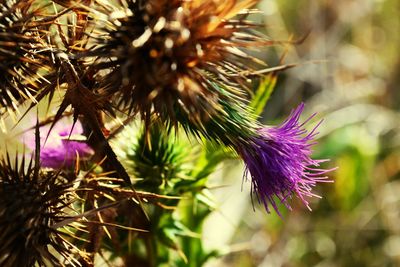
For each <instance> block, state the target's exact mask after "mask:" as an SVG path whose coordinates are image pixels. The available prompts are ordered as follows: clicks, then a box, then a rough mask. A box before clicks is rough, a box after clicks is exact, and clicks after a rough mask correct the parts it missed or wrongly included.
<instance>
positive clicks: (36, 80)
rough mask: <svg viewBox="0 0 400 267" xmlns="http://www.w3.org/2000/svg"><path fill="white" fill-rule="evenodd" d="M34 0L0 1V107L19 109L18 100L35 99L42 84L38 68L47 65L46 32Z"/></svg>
mask: <svg viewBox="0 0 400 267" xmlns="http://www.w3.org/2000/svg"><path fill="white" fill-rule="evenodd" d="M32 5H33V0H26V1H21V0H1V1H0V71H1V72H2V76H1V78H0V96H1V97H0V108H10V107H11V108H12V109H17V105H18V104H19V102H22V101H23V100H26V99H31V100H32V101H35V100H34V95H35V94H36V92H37V91H38V90H39V88H40V83H41V82H43V81H41V80H40V76H39V75H37V71H38V70H39V69H40V68H43V67H45V66H46V65H47V61H48V60H49V58H48V57H47V56H45V55H44V54H43V53H45V52H46V51H48V50H49V46H48V45H47V44H46V42H45V41H44V40H45V38H44V37H43V36H44V34H46V33H45V32H43V31H42V29H40V23H39V21H38V20H35V19H36V17H37V16H38V15H39V14H40V10H39V9H35V8H33V7H32Z"/></svg>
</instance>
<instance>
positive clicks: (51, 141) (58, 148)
mask: <svg viewBox="0 0 400 267" xmlns="http://www.w3.org/2000/svg"><path fill="white" fill-rule="evenodd" d="M72 127H73V128H72ZM49 131H50V126H43V127H40V145H41V148H40V163H41V166H42V167H47V168H53V169H61V168H72V167H73V166H74V164H75V163H76V160H77V157H78V156H79V160H80V161H85V160H89V158H90V157H91V156H93V154H94V151H93V149H92V148H91V147H90V146H89V145H88V144H86V137H85V136H84V135H82V132H83V129H82V125H81V124H80V123H79V122H77V123H76V124H75V125H74V126H72V124H71V123H68V122H66V121H64V120H61V121H59V122H57V123H56V124H55V126H54V127H53V129H52V130H51V132H50V133H49ZM47 136H48V137H47ZM24 139H25V140H24V143H25V144H26V146H27V147H29V148H30V149H35V136H34V133H33V132H32V131H29V132H28V133H27V134H25V135H24Z"/></svg>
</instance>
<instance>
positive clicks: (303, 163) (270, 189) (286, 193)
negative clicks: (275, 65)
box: [239, 104, 331, 214]
mask: <svg viewBox="0 0 400 267" xmlns="http://www.w3.org/2000/svg"><path fill="white" fill-rule="evenodd" d="M303 109H304V104H301V105H300V106H299V107H297V108H296V109H295V110H294V111H292V113H291V114H290V116H289V117H288V118H287V119H286V120H285V121H284V122H283V123H282V124H281V125H280V126H278V127H268V128H267V127H266V128H261V129H258V131H257V132H258V134H259V135H258V136H257V137H255V138H254V139H253V140H252V141H251V145H250V146H243V147H241V148H240V149H239V151H240V154H241V156H242V158H243V160H244V162H245V165H246V171H245V177H248V175H250V176H251V182H252V193H256V195H257V196H258V200H259V201H261V202H262V203H263V204H264V206H265V208H266V210H267V212H270V210H269V206H270V205H271V206H272V207H273V208H274V209H275V210H276V212H277V213H278V214H279V211H278V207H277V203H276V199H279V200H280V201H281V202H282V203H284V204H285V205H286V206H287V207H288V208H289V209H291V207H290V204H289V203H288V199H290V198H291V197H292V195H293V194H295V195H296V196H297V197H298V198H300V199H301V201H302V202H303V203H304V204H305V205H306V206H307V207H308V209H310V210H311V208H310V206H309V203H308V201H307V199H306V198H307V197H312V196H316V197H319V196H317V195H315V194H313V193H312V192H311V191H312V188H313V187H314V186H315V185H316V184H317V183H318V182H331V180H327V177H326V176H324V175H325V173H327V172H329V171H331V170H325V169H321V168H319V165H320V163H321V162H325V161H327V160H314V159H311V154H312V151H311V146H312V145H314V144H315V142H314V141H313V139H314V137H315V135H316V134H317V133H316V132H315V130H316V128H317V127H318V125H319V124H318V125H317V126H316V127H315V128H314V129H313V130H312V131H311V132H309V133H307V130H305V129H304V128H303V126H304V124H305V123H306V122H307V121H309V120H310V119H311V118H312V117H313V116H314V115H313V116H311V117H310V118H309V119H308V120H307V121H305V122H304V123H302V124H299V118H300V115H301V113H302V111H303Z"/></svg>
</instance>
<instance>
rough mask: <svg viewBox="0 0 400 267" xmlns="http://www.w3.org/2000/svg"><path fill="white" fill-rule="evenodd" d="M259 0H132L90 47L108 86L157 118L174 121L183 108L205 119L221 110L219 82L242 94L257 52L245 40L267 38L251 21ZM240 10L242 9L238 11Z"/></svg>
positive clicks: (120, 99) (124, 102)
mask: <svg viewBox="0 0 400 267" xmlns="http://www.w3.org/2000/svg"><path fill="white" fill-rule="evenodd" d="M256 2H257V0H244V1H236V0H224V1H221V0H206V1H200V0H193V1H184V0H139V1H135V0H125V1H122V3H123V4H122V6H123V7H126V9H116V10H109V20H110V21H111V22H112V27H110V28H106V29H105V31H106V34H105V38H98V39H99V47H98V48H96V49H95V50H94V51H91V52H90V53H89V54H90V55H91V56H97V57H98V60H97V64H95V67H97V69H98V70H99V73H101V70H103V69H109V70H111V71H109V72H108V73H107V74H106V75H105V76H104V77H103V78H102V80H103V85H102V87H101V88H102V89H101V90H103V91H105V94H106V95H107V94H108V95H113V96H116V97H115V98H114V99H115V100H116V102H117V104H118V105H119V106H120V107H127V108H128V110H129V111H131V112H133V113H140V114H141V115H142V118H143V119H144V120H145V121H146V123H149V121H150V116H151V114H152V113H155V114H157V115H159V116H160V117H162V118H163V119H165V120H171V121H172V123H173V124H174V125H176V123H178V122H179V120H176V118H175V117H176V113H186V115H187V116H188V118H189V119H190V120H191V121H192V122H195V123H196V124H199V125H200V124H202V123H203V122H204V121H207V120H209V119H210V118H211V117H212V116H214V115H218V114H219V113H218V112H217V111H218V110H221V106H220V103H219V98H221V97H223V94H221V93H220V92H219V91H218V90H216V89H215V88H214V87H215V84H224V85H226V86H229V87H227V90H230V91H232V92H234V95H236V96H242V91H241V90H242V89H241V88H243V85H245V84H246V83H247V78H246V77H245V76H244V73H245V72H246V73H249V72H251V71H250V70H251V66H250V65H251V64H252V63H254V62H255V61H256V60H255V59H254V58H252V57H251V56H249V55H248V54H246V53H245V52H244V51H243V50H241V49H239V48H244V47H250V46H255V45H260V43H264V44H265V40H263V41H261V40H262V38H261V37H259V36H257V35H256V34H254V33H252V32H251V29H252V28H254V24H252V23H251V22H249V21H246V19H245V18H246V16H247V15H248V14H249V13H250V11H249V10H246V8H249V7H251V6H252V5H254V4H255V3H256ZM234 17H236V18H235V19H234Z"/></svg>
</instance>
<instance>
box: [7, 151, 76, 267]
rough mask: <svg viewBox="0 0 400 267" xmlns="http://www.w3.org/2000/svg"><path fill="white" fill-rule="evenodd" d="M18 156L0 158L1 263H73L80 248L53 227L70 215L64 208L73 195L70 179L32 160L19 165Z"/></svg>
mask: <svg viewBox="0 0 400 267" xmlns="http://www.w3.org/2000/svg"><path fill="white" fill-rule="evenodd" d="M17 159H18V157H16V160H15V162H11V160H10V158H9V156H7V159H1V160H0V228H1V233H0V265H1V266H21V267H24V266H27V267H28V266H36V265H39V266H47V265H46V262H47V263H51V264H52V266H64V265H62V262H63V261H68V262H69V263H72V261H74V260H73V254H74V253H79V251H76V250H75V248H73V247H72V246H71V245H69V243H68V242H67V241H66V237H67V236H68V235H67V234H64V233H63V232H62V231H61V229H59V228H57V227H54V225H55V224H57V223H60V222H62V221H63V220H65V219H66V217H67V216H68V213H66V212H65V210H64V208H65V207H66V206H68V205H69V204H70V203H71V202H72V201H73V199H74V194H73V193H72V191H70V188H71V183H69V182H68V181H67V180H66V179H65V178H63V177H62V175H61V174H60V173H59V172H54V171H50V172H45V171H41V170H40V166H39V165H37V164H35V165H33V161H32V160H31V161H30V162H29V164H27V165H28V166H25V159H23V160H22V162H21V165H20V164H19V162H18V160H17ZM70 230H71V229H70ZM51 247H52V249H51ZM60 256H61V258H60ZM74 263H75V265H74V266H77V265H78V264H77V262H74Z"/></svg>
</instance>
